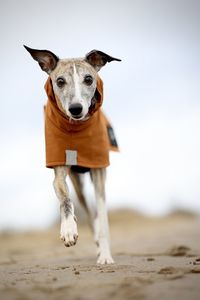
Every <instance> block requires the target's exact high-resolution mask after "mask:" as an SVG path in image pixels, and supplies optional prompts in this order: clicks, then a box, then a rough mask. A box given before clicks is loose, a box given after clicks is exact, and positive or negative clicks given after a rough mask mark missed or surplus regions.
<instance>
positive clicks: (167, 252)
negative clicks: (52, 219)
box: [0, 211, 200, 300]
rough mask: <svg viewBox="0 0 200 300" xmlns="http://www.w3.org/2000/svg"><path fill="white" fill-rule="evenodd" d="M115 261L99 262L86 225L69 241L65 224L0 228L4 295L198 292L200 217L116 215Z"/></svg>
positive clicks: (189, 295)
mask: <svg viewBox="0 0 200 300" xmlns="http://www.w3.org/2000/svg"><path fill="white" fill-rule="evenodd" d="M110 225H111V237H112V252H113V256H114V259H115V262H116V264H115V265H108V266H98V265H96V257H95V250H96V249H95V246H94V243H93V239H92V234H91V233H90V230H89V228H88V226H87V225H85V224H80V226H79V241H78V244H77V245H76V246H75V247H72V248H65V247H64V246H63V245H62V242H61V241H60V240H59V227H58V226H54V227H53V228H51V229H49V230H47V231H43V232H41V231H37V232H26V233H2V234H0V299H1V300H8V299H16V300H26V299H34V300H35V299H37V300H40V299H48V300H53V299H56V300H59V299H69V300H73V299H76V300H83V299H84V300H89V299H95V300H98V299H104V300H106V299H120V300H123V299H140V300H142V299H149V300H153V299H154V300H155V299H162V300H165V299H166V300H169V299H170V300H173V299H176V300H179V299H181V300H186V299H187V300H199V299H200V217H198V216H195V215H192V214H189V213H174V214H172V215H170V216H166V217H162V218H148V217H144V216H141V215H139V214H136V213H131V212H128V211H117V212H113V213H111V214H110Z"/></svg>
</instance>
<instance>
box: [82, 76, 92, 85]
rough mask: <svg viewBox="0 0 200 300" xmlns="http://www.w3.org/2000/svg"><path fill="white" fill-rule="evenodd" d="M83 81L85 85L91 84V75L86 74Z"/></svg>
mask: <svg viewBox="0 0 200 300" xmlns="http://www.w3.org/2000/svg"><path fill="white" fill-rule="evenodd" d="M84 83H85V84H86V85H91V84H92V83H93V78H92V76H90V75H86V76H85V78H84Z"/></svg>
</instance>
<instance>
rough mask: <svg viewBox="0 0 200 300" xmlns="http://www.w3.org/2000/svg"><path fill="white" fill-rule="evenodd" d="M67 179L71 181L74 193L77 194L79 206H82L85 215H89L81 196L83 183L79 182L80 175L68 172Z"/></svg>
mask: <svg viewBox="0 0 200 300" xmlns="http://www.w3.org/2000/svg"><path fill="white" fill-rule="evenodd" d="M69 177H70V179H71V181H72V184H73V186H74V189H75V192H76V194H77V197H78V200H79V202H80V204H81V205H82V206H83V208H84V209H85V211H86V213H87V214H90V211H89V208H88V206H87V201H86V199H85V196H84V194H83V182H82V180H81V177H80V174H79V173H77V172H74V171H73V170H70V173H69Z"/></svg>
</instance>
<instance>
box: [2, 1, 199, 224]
mask: <svg viewBox="0 0 200 300" xmlns="http://www.w3.org/2000/svg"><path fill="white" fill-rule="evenodd" d="M0 33H1V47H0V54H1V74H0V82H1V110H0V122H1V126H0V132H1V149H0V151H1V210H0V228H3V229H5V228H29V227H43V226H47V225H49V224H51V222H53V221H54V220H55V219H56V218H57V216H58V212H59V209H58V202H57V199H56V197H55V195H54V191H53V188H52V180H53V171H51V170H48V169H46V168H45V155H44V154H45V152H44V133H43V126H44V125H43V105H44V103H45V101H46V95H45V92H44V89H43V86H44V83H45V80H46V78H47V75H46V74H45V73H43V72H42V71H41V70H40V68H39V66H38V65H37V63H36V62H35V61H33V60H32V59H31V57H30V55H29V54H28V53H27V52H26V51H25V50H24V48H23V44H25V45H28V46H29V47H32V48H38V49H48V50H51V51H52V52H54V53H55V54H56V55H58V56H59V57H61V58H64V57H81V56H84V55H85V54H86V53H87V52H89V51H90V50H92V49H98V50H101V51H103V52H106V53H108V54H110V55H111V56H115V57H118V58H121V59H122V62H120V63H119V62H112V63H110V64H107V65H106V66H105V67H104V68H103V69H102V70H101V71H100V76H101V77H102V79H103V81H104V89H105V90H104V94H105V97H104V106H103V107H104V111H105V112H106V114H107V115H108V117H109V118H110V119H111V121H112V123H113V125H114V128H115V131H116V135H117V137H118V141H119V144H120V148H121V153H120V154H113V155H112V156H111V162H112V164H111V167H110V168H109V170H108V182H107V204H108V207H109V208H115V207H120V206H126V207H131V208H133V209H137V210H140V211H142V212H144V213H147V214H156V215H160V214H163V213H166V212H169V211H170V210H173V209H175V208H182V209H189V210H192V211H198V212H200V201H199V199H200V184H199V179H200V156H199V153H200V138H199V130H200V118H199V116H200V88H199V86H200V59H199V53H200V2H199V1H189V0H188V1H184V0H182V1H181V0H179V1H176V0H173V1H171V0H169V1H166V0H165V1H164V0H163V1H162V0H158V1H151V0H149V1H148V0H138V1H134V0H129V1H128V0H123V1H119V0H118V1H117V0H115V1H114V0H111V1H106V0H102V1H100V2H99V1H91V0H85V1H81V0H80V1H68V0H65V1H64V0H60V1H59V0H58V1H51V0H40V1H39V0H35V1H30V0H18V1H14V0H12V1H11V0H4V1H1V2H0Z"/></svg>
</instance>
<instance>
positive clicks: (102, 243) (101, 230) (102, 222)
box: [91, 169, 114, 264]
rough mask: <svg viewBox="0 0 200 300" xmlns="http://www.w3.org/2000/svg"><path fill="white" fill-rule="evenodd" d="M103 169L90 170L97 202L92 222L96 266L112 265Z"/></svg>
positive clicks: (104, 172)
mask: <svg viewBox="0 0 200 300" xmlns="http://www.w3.org/2000/svg"><path fill="white" fill-rule="evenodd" d="M105 176H106V170H105V169H91V177H92V181H93V184H94V189H95V196H96V202H97V217H96V219H95V221H94V230H95V239H96V242H97V245H98V247H99V257H98V260H97V263H98V264H112V263H114V260H113V258H112V256H111V252H110V243H109V225H108V216H107V210H106V205H105Z"/></svg>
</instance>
